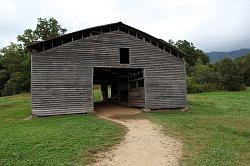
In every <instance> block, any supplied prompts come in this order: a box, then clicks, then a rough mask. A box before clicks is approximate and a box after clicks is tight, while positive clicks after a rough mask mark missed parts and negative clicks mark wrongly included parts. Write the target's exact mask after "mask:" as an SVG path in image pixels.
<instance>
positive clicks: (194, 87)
mask: <svg viewBox="0 0 250 166" xmlns="http://www.w3.org/2000/svg"><path fill="white" fill-rule="evenodd" d="M186 82H187V92H188V93H202V92H205V91H207V90H208V89H207V88H206V86H204V85H202V84H200V83H198V82H196V79H195V77H187V78H186Z"/></svg>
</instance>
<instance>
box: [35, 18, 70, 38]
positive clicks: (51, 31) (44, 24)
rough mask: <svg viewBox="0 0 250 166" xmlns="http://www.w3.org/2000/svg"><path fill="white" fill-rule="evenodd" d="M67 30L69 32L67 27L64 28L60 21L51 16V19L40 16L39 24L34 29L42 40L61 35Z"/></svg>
mask: <svg viewBox="0 0 250 166" xmlns="http://www.w3.org/2000/svg"><path fill="white" fill-rule="evenodd" d="M65 32H67V29H66V28H62V26H61V25H59V24H58V21H57V20H56V19H55V18H53V17H51V18H50V19H49V20H47V19H46V18H44V19H43V18H38V24H37V26H36V29H35V31H34V33H35V34H36V35H37V36H38V39H40V40H47V39H50V38H53V37H56V36H60V35H63V34H64V33H65Z"/></svg>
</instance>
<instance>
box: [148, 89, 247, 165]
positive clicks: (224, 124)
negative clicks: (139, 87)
mask: <svg viewBox="0 0 250 166" xmlns="http://www.w3.org/2000/svg"><path fill="white" fill-rule="evenodd" d="M188 103H189V110H190V112H180V111H176V110H168V111H162V112H153V113H152V112H151V113H146V114H144V116H145V117H147V118H149V119H150V120H152V121H154V122H157V123H160V124H161V125H162V126H163V130H164V132H165V133H166V134H168V135H172V136H174V137H177V138H179V139H180V140H181V141H183V142H184V149H183V150H184V157H183V161H182V163H183V165H199V166H200V165H211V166H212V165H220V166H223V165H249V163H250V88H248V89H247V91H242V92H210V93H201V94H193V95H188Z"/></svg>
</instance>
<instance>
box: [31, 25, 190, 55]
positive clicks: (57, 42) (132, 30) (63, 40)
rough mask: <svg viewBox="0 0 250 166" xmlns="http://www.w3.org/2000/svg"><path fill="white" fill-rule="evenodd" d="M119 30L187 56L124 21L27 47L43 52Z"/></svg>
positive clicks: (173, 52) (163, 48)
mask: <svg viewBox="0 0 250 166" xmlns="http://www.w3.org/2000/svg"><path fill="white" fill-rule="evenodd" d="M117 30H120V31H123V32H125V33H127V34H129V35H132V36H135V37H137V38H139V39H142V40H145V41H147V42H149V43H151V44H152V45H154V46H156V47H159V48H160V49H162V50H165V51H167V52H169V53H171V54H173V55H174V56H176V57H179V58H183V57H186V56H187V55H186V54H185V53H184V52H182V51H181V50H179V49H178V48H177V47H175V46H173V45H171V44H169V43H168V42H166V41H164V40H162V39H158V38H156V37H154V36H151V35H149V34H147V33H145V32H143V31H141V30H138V29H136V28H134V27H131V26H129V25H126V24H124V23H122V22H117V23H112V24H106V25H101V26H96V27H91V28H87V29H83V30H79V31H75V32H72V33H68V34H65V35H61V36H58V37H54V38H51V39H48V40H45V41H40V42H36V43H33V44H30V45H27V48H28V49H29V50H33V49H35V50H36V51H37V52H41V51H45V50H48V49H51V48H54V47H57V46H59V45H62V44H65V43H68V42H72V41H74V40H79V39H82V38H85V37H89V36H92V35H98V34H101V33H108V32H112V31H117Z"/></svg>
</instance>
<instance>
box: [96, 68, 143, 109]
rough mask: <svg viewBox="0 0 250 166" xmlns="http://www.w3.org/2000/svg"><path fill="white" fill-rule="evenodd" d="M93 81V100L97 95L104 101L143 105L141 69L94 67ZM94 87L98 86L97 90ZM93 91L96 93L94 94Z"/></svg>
mask: <svg viewBox="0 0 250 166" xmlns="http://www.w3.org/2000/svg"><path fill="white" fill-rule="evenodd" d="M93 83H94V90H93V91H94V93H93V96H94V102H95V101H96V100H95V98H96V96H98V98H99V99H100V98H101V101H104V102H105V101H109V102H114V103H119V104H124V105H128V106H142V107H143V106H144V77H143V69H128V68H100V67H95V68H94V77H93ZM98 85H99V86H98ZM96 87H99V90H97V89H96ZM98 91H99V92H98ZM95 92H98V93H97V94H95ZM99 95H101V97H100V96H99ZM99 102H100V100H99Z"/></svg>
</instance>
